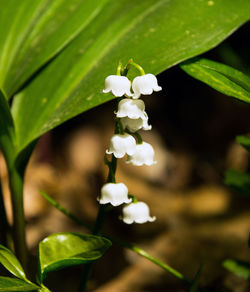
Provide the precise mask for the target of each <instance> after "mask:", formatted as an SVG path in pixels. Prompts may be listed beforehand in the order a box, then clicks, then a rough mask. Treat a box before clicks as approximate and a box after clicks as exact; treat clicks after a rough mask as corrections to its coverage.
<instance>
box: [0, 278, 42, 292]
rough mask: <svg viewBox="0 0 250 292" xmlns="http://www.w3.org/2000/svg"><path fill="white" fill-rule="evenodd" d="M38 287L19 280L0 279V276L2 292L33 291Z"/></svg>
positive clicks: (0, 289)
mask: <svg viewBox="0 0 250 292" xmlns="http://www.w3.org/2000/svg"><path fill="white" fill-rule="evenodd" d="M38 289H39V287H38V286H36V285H35V284H33V283H27V282H25V281H23V280H20V279H15V278H10V277H1V276H0V291H3V292H7V291H9V292H17V291H34V290H36V291H37V290H38Z"/></svg>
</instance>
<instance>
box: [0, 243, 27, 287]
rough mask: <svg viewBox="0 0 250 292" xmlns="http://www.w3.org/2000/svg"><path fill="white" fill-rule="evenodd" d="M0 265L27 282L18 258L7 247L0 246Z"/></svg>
mask: <svg viewBox="0 0 250 292" xmlns="http://www.w3.org/2000/svg"><path fill="white" fill-rule="evenodd" d="M0 263H1V264H2V265H3V266H4V267H5V268H6V269H7V270H8V271H9V272H11V273H12V274H13V275H14V276H16V277H17V278H20V279H23V280H25V281H26V280H27V278H26V275H25V273H24V270H23V267H22V266H21V264H20V262H19V261H18V259H17V258H16V256H15V255H14V254H13V253H12V252H11V251H10V250H9V249H8V248H6V247H4V246H3V245H1V244H0Z"/></svg>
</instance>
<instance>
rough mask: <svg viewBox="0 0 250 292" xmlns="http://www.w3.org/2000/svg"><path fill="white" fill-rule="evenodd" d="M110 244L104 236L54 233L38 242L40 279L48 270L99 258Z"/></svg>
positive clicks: (41, 279)
mask: <svg viewBox="0 0 250 292" xmlns="http://www.w3.org/2000/svg"><path fill="white" fill-rule="evenodd" d="M110 246H111V242H110V241H109V240H107V239H106V238H103V237H100V236H94V235H88V234H81V233H69V232H65V233H56V234H52V235H50V236H49V237H47V238H45V239H44V240H43V241H41V242H40V244H39V264H40V275H39V277H40V281H41V282H43V280H44V279H45V278H46V275H47V273H48V272H51V271H54V270H58V269H62V268H65V267H68V266H74V265H79V264H85V263H88V262H91V261H95V260H97V259H99V258H100V257H101V256H102V255H103V254H104V253H105V251H106V250H107V249H108V248H109V247H110Z"/></svg>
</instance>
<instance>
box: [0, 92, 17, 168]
mask: <svg viewBox="0 0 250 292" xmlns="http://www.w3.org/2000/svg"><path fill="white" fill-rule="evenodd" d="M14 143H15V130H14V122H13V119H12V115H11V112H10V108H9V105H8V102H7V100H6V98H5V96H4V95H3V93H2V92H1V90H0V148H1V149H2V151H3V154H4V156H5V159H6V162H7V165H8V166H9V164H10V163H11V161H12V160H13V159H14Z"/></svg>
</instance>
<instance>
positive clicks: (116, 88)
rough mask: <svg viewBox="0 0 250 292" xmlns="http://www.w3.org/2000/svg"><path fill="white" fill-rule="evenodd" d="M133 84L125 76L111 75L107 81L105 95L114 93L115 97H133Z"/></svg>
mask: <svg viewBox="0 0 250 292" xmlns="http://www.w3.org/2000/svg"><path fill="white" fill-rule="evenodd" d="M130 87H131V83H130V81H129V79H128V78H127V77H125V76H119V75H110V76H108V77H107V78H106V79H105V89H103V91H102V92H103V93H108V92H110V91H111V92H112V94H113V95H114V96H117V97H121V96H123V95H124V94H126V95H127V96H132V93H131V91H130Z"/></svg>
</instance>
